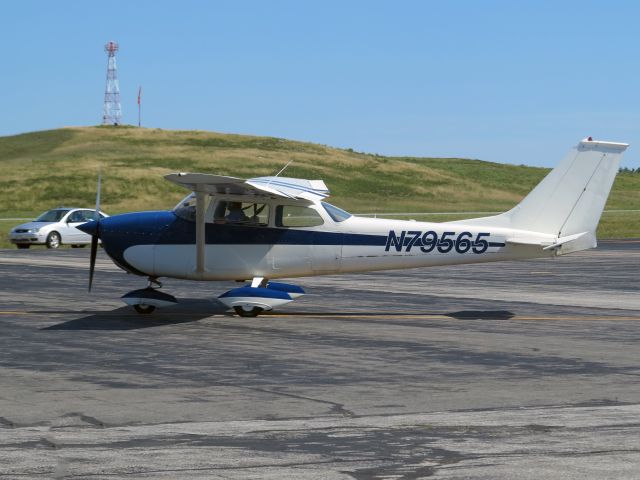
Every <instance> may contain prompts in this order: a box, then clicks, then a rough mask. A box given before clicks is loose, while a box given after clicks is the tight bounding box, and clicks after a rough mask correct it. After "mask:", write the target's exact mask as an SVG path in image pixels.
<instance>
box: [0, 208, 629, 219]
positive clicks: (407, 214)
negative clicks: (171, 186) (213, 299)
mask: <svg viewBox="0 0 640 480" xmlns="http://www.w3.org/2000/svg"><path fill="white" fill-rule="evenodd" d="M635 212H640V209H638V210H605V211H604V213H635ZM500 213H504V212H399V213H396V212H379V213H354V215H357V216H358V217H373V218H376V217H378V216H381V217H410V216H412V215H498V214H500ZM20 220H32V221H33V218H32V217H29V218H0V222H4V221H6V222H9V221H16V222H18V221H20Z"/></svg>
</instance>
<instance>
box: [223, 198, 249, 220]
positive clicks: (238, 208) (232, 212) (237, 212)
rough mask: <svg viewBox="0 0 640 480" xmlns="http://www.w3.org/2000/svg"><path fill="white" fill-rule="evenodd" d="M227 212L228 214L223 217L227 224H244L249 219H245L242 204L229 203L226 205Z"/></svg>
mask: <svg viewBox="0 0 640 480" xmlns="http://www.w3.org/2000/svg"><path fill="white" fill-rule="evenodd" d="M227 210H229V213H227V215H226V216H225V217H224V218H225V219H226V220H227V222H230V223H244V222H248V221H249V217H247V216H246V215H245V213H244V210H242V203H240V202H229V203H228V204H227Z"/></svg>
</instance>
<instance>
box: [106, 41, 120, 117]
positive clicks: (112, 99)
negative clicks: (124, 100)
mask: <svg viewBox="0 0 640 480" xmlns="http://www.w3.org/2000/svg"><path fill="white" fill-rule="evenodd" d="M104 51H105V52H107V56H108V57H109V63H108V64H107V86H106V88H105V90H104V112H103V114H102V124H103V125H120V124H121V123H122V109H121V108H120V86H119V85H118V70H117V68H116V52H117V51H118V43H117V42H109V43H107V44H106V45H105V46H104Z"/></svg>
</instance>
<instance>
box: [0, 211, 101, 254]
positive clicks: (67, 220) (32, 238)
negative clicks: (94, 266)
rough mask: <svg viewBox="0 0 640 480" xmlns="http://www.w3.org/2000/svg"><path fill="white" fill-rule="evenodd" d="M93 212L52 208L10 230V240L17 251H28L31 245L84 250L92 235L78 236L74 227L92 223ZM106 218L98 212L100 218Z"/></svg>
mask: <svg viewBox="0 0 640 480" xmlns="http://www.w3.org/2000/svg"><path fill="white" fill-rule="evenodd" d="M94 212H95V210H92V209H90V208H64V207H60V208H54V209H53V210H49V211H47V212H44V213H43V214H42V215H40V216H39V217H38V218H36V219H35V220H34V221H33V222H29V223H23V224H22V225H18V226H17V227H14V228H12V229H11V232H9V240H11V243H15V244H16V246H17V247H18V248H29V247H30V246H31V245H46V246H47V248H58V247H59V246H60V245H62V244H69V245H71V246H72V247H80V246H84V245H87V244H89V243H91V235H87V234H86V233H84V232H81V231H80V230H78V229H77V228H76V227H77V226H78V225H82V224H83V223H87V222H90V221H91V220H94ZM108 216H109V215H107V214H106V213H104V212H100V218H105V217H108Z"/></svg>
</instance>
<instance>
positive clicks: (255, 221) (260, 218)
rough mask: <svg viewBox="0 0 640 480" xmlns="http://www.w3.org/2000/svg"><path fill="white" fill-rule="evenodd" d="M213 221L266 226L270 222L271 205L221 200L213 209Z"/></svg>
mask: <svg viewBox="0 0 640 480" xmlns="http://www.w3.org/2000/svg"><path fill="white" fill-rule="evenodd" d="M213 222H214V223H226V224H236V225H254V226H261V227H266V226H267V225H268V224H269V205H267V204H266V203H249V202H236V201H230V200H220V201H219V202H218V204H217V205H216V208H215V210H214V211H213Z"/></svg>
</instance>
